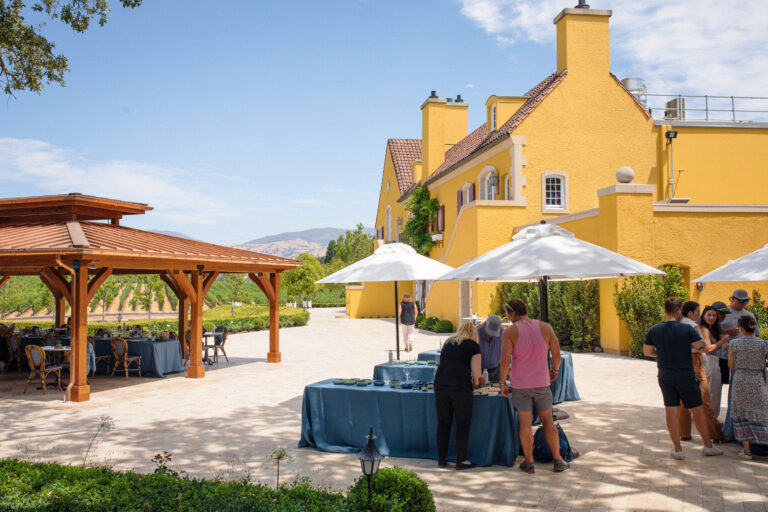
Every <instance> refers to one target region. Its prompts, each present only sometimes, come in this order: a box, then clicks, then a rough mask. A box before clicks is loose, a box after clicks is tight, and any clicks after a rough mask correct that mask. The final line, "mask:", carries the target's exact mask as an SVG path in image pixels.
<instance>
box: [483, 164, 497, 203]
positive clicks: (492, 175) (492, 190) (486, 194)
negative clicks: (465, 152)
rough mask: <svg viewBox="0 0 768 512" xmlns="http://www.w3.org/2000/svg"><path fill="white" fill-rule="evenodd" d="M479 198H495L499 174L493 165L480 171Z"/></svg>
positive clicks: (489, 199) (490, 199)
mask: <svg viewBox="0 0 768 512" xmlns="http://www.w3.org/2000/svg"><path fill="white" fill-rule="evenodd" d="M478 183H479V185H480V199H485V200H487V201H492V200H494V199H496V194H497V193H498V190H499V174H498V173H497V172H496V169H495V168H494V167H491V166H488V167H486V168H485V169H483V170H482V171H481V172H480V176H479V179H478Z"/></svg>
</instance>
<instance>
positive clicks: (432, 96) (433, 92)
mask: <svg viewBox="0 0 768 512" xmlns="http://www.w3.org/2000/svg"><path fill="white" fill-rule="evenodd" d="M429 97H430V98H437V92H435V91H432V94H430V95H429Z"/></svg>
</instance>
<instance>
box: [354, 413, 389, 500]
mask: <svg viewBox="0 0 768 512" xmlns="http://www.w3.org/2000/svg"><path fill="white" fill-rule="evenodd" d="M365 439H366V440H367V441H366V443H365V448H363V449H361V450H358V452H357V458H358V459H360V467H361V468H362V469H363V474H364V475H365V477H366V478H367V479H368V501H369V502H370V501H371V499H372V498H373V489H372V488H371V479H372V478H373V475H375V474H376V473H377V472H378V471H379V464H380V463H381V459H383V458H384V456H383V455H382V454H381V452H379V450H378V449H377V448H376V443H375V442H374V441H373V440H374V439H376V436H375V435H373V427H371V429H370V430H369V431H368V435H367V436H365Z"/></svg>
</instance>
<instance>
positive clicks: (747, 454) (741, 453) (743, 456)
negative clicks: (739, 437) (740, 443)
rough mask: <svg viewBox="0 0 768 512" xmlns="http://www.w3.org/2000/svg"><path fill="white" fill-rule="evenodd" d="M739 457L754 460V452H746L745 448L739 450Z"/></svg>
mask: <svg viewBox="0 0 768 512" xmlns="http://www.w3.org/2000/svg"><path fill="white" fill-rule="evenodd" d="M739 457H740V458H742V459H746V460H752V454H751V453H746V452H745V451H744V450H742V451H740V452H739Z"/></svg>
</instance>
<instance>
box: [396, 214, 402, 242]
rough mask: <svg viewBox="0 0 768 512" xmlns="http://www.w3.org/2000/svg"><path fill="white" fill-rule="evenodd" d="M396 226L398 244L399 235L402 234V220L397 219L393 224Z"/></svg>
mask: <svg viewBox="0 0 768 512" xmlns="http://www.w3.org/2000/svg"><path fill="white" fill-rule="evenodd" d="M395 225H396V228H397V229H396V231H397V241H398V242H400V241H401V240H400V238H401V235H402V234H403V218H402V217H398V218H397V221H396V222H395Z"/></svg>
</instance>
